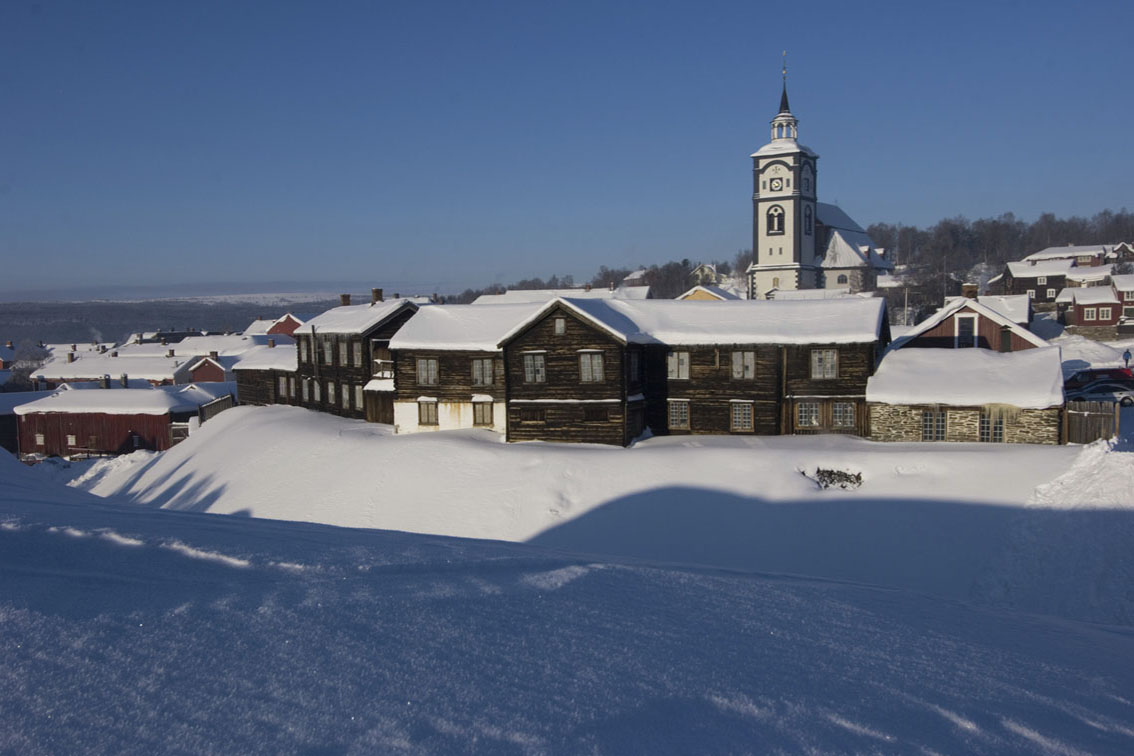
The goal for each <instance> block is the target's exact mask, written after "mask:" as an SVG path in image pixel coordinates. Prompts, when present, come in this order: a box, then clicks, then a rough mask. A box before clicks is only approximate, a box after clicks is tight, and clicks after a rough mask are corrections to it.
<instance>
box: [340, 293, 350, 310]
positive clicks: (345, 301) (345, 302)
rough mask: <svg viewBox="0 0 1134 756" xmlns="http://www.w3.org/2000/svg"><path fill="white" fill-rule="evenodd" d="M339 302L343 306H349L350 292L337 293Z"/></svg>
mask: <svg viewBox="0 0 1134 756" xmlns="http://www.w3.org/2000/svg"><path fill="white" fill-rule="evenodd" d="M339 304H340V305H341V306H343V307H349V306H350V294H340V295H339Z"/></svg>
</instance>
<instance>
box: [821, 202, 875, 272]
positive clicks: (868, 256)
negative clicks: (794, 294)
mask: <svg viewBox="0 0 1134 756" xmlns="http://www.w3.org/2000/svg"><path fill="white" fill-rule="evenodd" d="M815 214H816V216H817V217H818V219H819V222H820V223H822V224H823V225H825V226H827V228H828V229H830V237H829V238H828V239H827V248H826V250H825V251H824V256H823V262H822V264H821V267H824V268H865V267H870V268H881V269H889V268H892V267H893V266H892V265H891V264H890V262H889V261H888V260H886V259H885V258H883V257H882V256H881V254H879V251H878V250H877V249H876V247H875V244H874V240H873V239H871V238H870V236H869V235H868V234H867V233H866V231H864V230H863V228H862V226H860V225H858V224H857V223H855V222H854V220H853V219H852V218H851V217H850V216H849V215H847V214H846V213H845V212H843V210H842V208H840V207H839V206H838V205H832V204H829V203H826V202H816V203H815Z"/></svg>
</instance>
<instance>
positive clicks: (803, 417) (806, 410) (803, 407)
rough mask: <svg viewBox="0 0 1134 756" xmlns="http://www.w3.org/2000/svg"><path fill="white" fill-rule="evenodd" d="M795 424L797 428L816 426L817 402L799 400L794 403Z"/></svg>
mask: <svg viewBox="0 0 1134 756" xmlns="http://www.w3.org/2000/svg"><path fill="white" fill-rule="evenodd" d="M795 424H796V427H798V428H818V427H819V402H800V403H799V404H797V405H795Z"/></svg>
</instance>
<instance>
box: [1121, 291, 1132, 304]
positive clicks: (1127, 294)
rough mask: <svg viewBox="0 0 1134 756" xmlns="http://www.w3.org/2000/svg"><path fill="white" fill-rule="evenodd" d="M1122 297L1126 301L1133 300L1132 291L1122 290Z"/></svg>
mask: <svg viewBox="0 0 1134 756" xmlns="http://www.w3.org/2000/svg"><path fill="white" fill-rule="evenodd" d="M1122 299H1123V300H1125V301H1127V302H1134V291H1124V292H1122Z"/></svg>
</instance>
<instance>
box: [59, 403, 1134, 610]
mask: <svg viewBox="0 0 1134 756" xmlns="http://www.w3.org/2000/svg"><path fill="white" fill-rule="evenodd" d="M1091 455H1102V456H1103V457H1105V458H1106V459H1107V460H1109V461H1110V463H1111V467H1112V468H1113V469H1114V470H1121V469H1126V468H1127V467H1128V466H1131V465H1134V454H1129V453H1125V452H1117V451H1116V452H1107V451H1104V450H1103V448H1102V447H1100V448H1098V449H1094V448H1093V447H1092V449H1087V450H1083V449H1080V448H1075V447H1030V446H1006V445H989V444H934V445H922V444H877V443H871V442H868V441H864V440H862V439H857V438H847V437H838V436H810V437H693V438H690V437H682V438H678V437H670V438H655V439H650V440H648V441H646V442H644V443H640V444H638V445H636V446H635V447H632V448H630V449H619V448H613V447H599V446H571V445H559V444H539V443H534V444H511V445H510V444H504V443H502V442H500V440H499V438H498V437H497V436H495V435H493V434H491V433H487V432H481V431H469V432H456V433H444V434H418V435H409V436H394V435H391V434H390V432H389V429H388V428H386V427H383V426H376V425H372V424H367V423H363V422H356V421H350V420H343V419H340V418H335V417H330V416H328V415H324V414H320V413H315V412H310V411H307V410H303V409H298V408H289V407H261V408H248V407H245V408H236V409H234V410H230V411H228V412H225V413H223V414H222V415H220V416H219V417H217V418H216V419H214V420H212V421H210V422H209V423H208V424H207V425H206V426H204V427H203V429H202V431H201V432H199V433H196V434H194V435H193V436H192V437H191V438H190V439H189V441H187V442H185V443H183V444H181V445H179V446H177V447H175V448H174V449H172V450H170V451H169V452H165V453H163V454H161V455H156V456H155V455H133V456H131V457H124V458H119V459H116V460H112V461H109V462H106V463H100V464H98V465H95V466H94V467H93V468H91V469H90V470H88V472H87V474H86V475H85V476H84V477H82V478H80V479H79V480H77V481H76V482H75V483H76V485H78V486H80V487H85V488H87V489H89V490H91V491H93V492H95V493H98V494H103V495H111V496H121V497H125V498H127V499H128V500H130V501H134V502H138V503H142V504H146V505H149V506H160V507H165V508H168V509H178V510H188V511H197V512H213V513H226V514H239V515H247V516H253V517H269V518H276V519H287V520H301V521H313V522H323V523H328V524H335V525H344V526H351V527H367V528H383V529H389V530H400V531H410V532H417V533H431V534H441V535H450V536H460V537H466V538H489V539H498V540H507V541H517V542H527V543H532V544H537V545H541V546H547V547H553V548H557V549H564V550H568V551H571V552H583V553H592V554H601V555H605V556H607V557H609V556H617V557H634V558H641V559H647V560H650V561H652V562H666V563H675V564H691V565H704V566H712V567H719V568H727V569H739V570H747V571H760V572H768V573H779V574H794V575H806V576H813V577H821V578H826V579H835V580H845V581H853V582H857V583H867V584H873V585H881V586H890V587H898V588H904V589H911V590H916V591H921V592H925V593H931V594H935V595H938V596H945V597H949V598H952V599H961V600H966V601H970V602H975V603H981V604H985V605H994V606H1001V607H1012V608H1016V609H1023V610H1028V611H1038V612H1044V613H1050V614H1058V615H1062V616H1065V617H1070V618H1075V619H1085V620H1091V621H1099V622H1111V623H1125V624H1134V594H1131V592H1130V590H1129V586H1130V585H1131V584H1132V582H1131V577H1132V576H1134V550H1132V549H1130V548H1129V547H1128V544H1130V543H1134V523H1132V519H1134V512H1132V511H1131V509H1130V508H1128V507H1129V505H1130V502H1129V501H1128V499H1129V498H1130V497H1129V489H1128V488H1127V487H1126V486H1127V485H1128V483H1127V482H1126V479H1123V478H1121V477H1120V476H1119V477H1116V476H1115V475H1110V474H1108V475H1104V476H1101V477H1099V478H1098V480H1097V482H1095V483H1093V484H1092V486H1093V487H1092V488H1090V489H1087V488H1084V485H1085V484H1074V485H1066V486H1062V487H1061V488H1060V489H1059V492H1058V494H1057V495H1046V496H1043V497H1037V492H1036V489H1037V486H1042V485H1045V484H1047V483H1048V482H1049V481H1051V480H1052V479H1053V478H1056V477H1057V476H1060V475H1062V474H1064V473H1068V474H1071V473H1069V472H1068V471H1074V470H1077V469H1078V468H1079V467H1080V466H1081V465H1083V464H1086V462H1084V460H1086V459H1087V457H1090V459H1092V460H1093V459H1094V456H1091ZM817 468H832V469H843V470H850V471H854V472H861V473H862V476H863V484H862V486H861V488H859V489H858V490H855V491H843V490H837V489H834V490H830V489H829V490H820V489H819V487H818V486H817V484H816V483H815V482H814V480H812V477H813V476H814V472H815V470H816V469H817ZM801 471H802V472H801ZM804 473H807V475H804ZM808 476H811V477H808ZM1108 487H1110V488H1109V489H1108ZM1108 490H1109V491H1110V493H1109V494H1108V493H1107V491H1108ZM1108 496H1109V498H1108ZM1069 534H1073V535H1069ZM1040 565H1042V566H1043V568H1042V569H1040V568H1039V566H1040Z"/></svg>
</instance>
